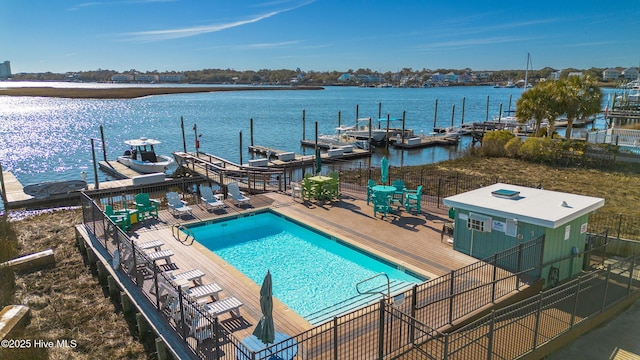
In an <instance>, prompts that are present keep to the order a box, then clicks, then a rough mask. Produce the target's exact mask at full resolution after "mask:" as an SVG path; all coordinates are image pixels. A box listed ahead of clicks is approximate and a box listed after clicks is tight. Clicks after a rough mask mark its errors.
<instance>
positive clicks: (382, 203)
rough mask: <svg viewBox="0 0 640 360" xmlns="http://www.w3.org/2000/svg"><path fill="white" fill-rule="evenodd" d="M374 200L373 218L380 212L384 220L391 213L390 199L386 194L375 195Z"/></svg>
mask: <svg viewBox="0 0 640 360" xmlns="http://www.w3.org/2000/svg"><path fill="white" fill-rule="evenodd" d="M372 199H373V217H376V216H377V214H378V213H379V212H380V213H382V218H383V219H384V217H385V216H387V214H388V213H389V197H388V195H385V194H380V193H378V194H374V195H373V196H372Z"/></svg>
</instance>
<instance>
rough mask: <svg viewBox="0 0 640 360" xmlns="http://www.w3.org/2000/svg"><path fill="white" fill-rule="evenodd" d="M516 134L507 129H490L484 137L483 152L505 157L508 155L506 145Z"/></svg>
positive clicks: (487, 154)
mask: <svg viewBox="0 0 640 360" xmlns="http://www.w3.org/2000/svg"><path fill="white" fill-rule="evenodd" d="M514 136H515V135H513V134H512V133H511V132H510V131H507V130H499V131H490V132H487V133H486V134H484V136H483V137H482V148H481V149H482V154H483V155H485V156H491V157H503V156H505V155H506V151H505V148H504V146H505V145H506V144H507V142H508V141H509V140H511V139H512V138H513V137H514Z"/></svg>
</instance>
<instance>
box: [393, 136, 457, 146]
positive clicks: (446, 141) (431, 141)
mask: <svg viewBox="0 0 640 360" xmlns="http://www.w3.org/2000/svg"><path fill="white" fill-rule="evenodd" d="M457 143H458V138H457V137H444V136H421V137H419V138H411V139H404V141H395V142H393V143H392V146H393V147H395V148H398V149H417V148H423V147H428V146H450V145H456V144H457Z"/></svg>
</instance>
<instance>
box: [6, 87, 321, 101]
mask: <svg viewBox="0 0 640 360" xmlns="http://www.w3.org/2000/svg"><path fill="white" fill-rule="evenodd" d="M320 89H322V88H321V87H317V86H299V87H261V86H238V87H235V86H234V87H211V86H209V87H205V86H202V87H132V88H103V89H90V88H53V87H24V88H7V89H0V95H7V96H44V97H59V98H73V99H133V98H139V97H143V96H150V95H167V94H185V93H201V92H214V91H246V90H320Z"/></svg>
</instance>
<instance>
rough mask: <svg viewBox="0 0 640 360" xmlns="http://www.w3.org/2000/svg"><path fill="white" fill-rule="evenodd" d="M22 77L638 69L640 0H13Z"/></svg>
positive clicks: (16, 64) (10, 29)
mask: <svg viewBox="0 0 640 360" xmlns="http://www.w3.org/2000/svg"><path fill="white" fill-rule="evenodd" d="M0 8H1V9H2V10H1V12H0V33H1V34H3V35H2V40H1V41H0V61H4V60H9V61H11V68H12V72H13V73H19V72H46V71H51V72H67V71H87V70H96V69H109V70H117V71H125V70H130V69H136V70H140V71H152V70H158V71H170V70H176V71H185V70H200V69H206V68H221V69H227V68H230V69H236V70H260V69H296V68H300V69H302V70H304V71H309V70H315V71H330V70H337V71H340V72H344V71H347V70H349V69H353V70H356V69H359V68H368V69H371V70H375V71H382V72H386V71H398V70H400V69H402V68H412V69H414V70H419V69H423V68H427V69H438V68H454V69H463V68H467V67H468V68H471V69H473V70H476V71H479V70H502V69H524V68H525V66H526V58H527V53H528V52H529V53H531V61H532V65H533V68H534V69H540V68H543V67H547V66H549V67H552V68H555V69H563V68H567V67H574V68H581V69H588V68H591V67H613V66H622V67H629V66H640V37H639V36H638V34H639V33H640V2H638V0H632V1H618V0H609V1H603V0H597V1H596V0H583V1H574V0H568V1H565V0H556V1H548V0H541V1H530V2H522V1H489V0H486V1H476V0H472V1H464V0H458V1H446V0H445V1H430V0H421V1H420V0H415V1H414V0H411V1H402V0H395V1H394V0H388V1H383V0H369V1H365V0H353V1H350V0H264V1H262V0H257V1H249V0H224V1H220V0H106V1H102V0H95V1H86V2H83V1H82V0H80V1H68V0H33V1H30V0H4V1H2V5H1V6H0Z"/></svg>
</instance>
